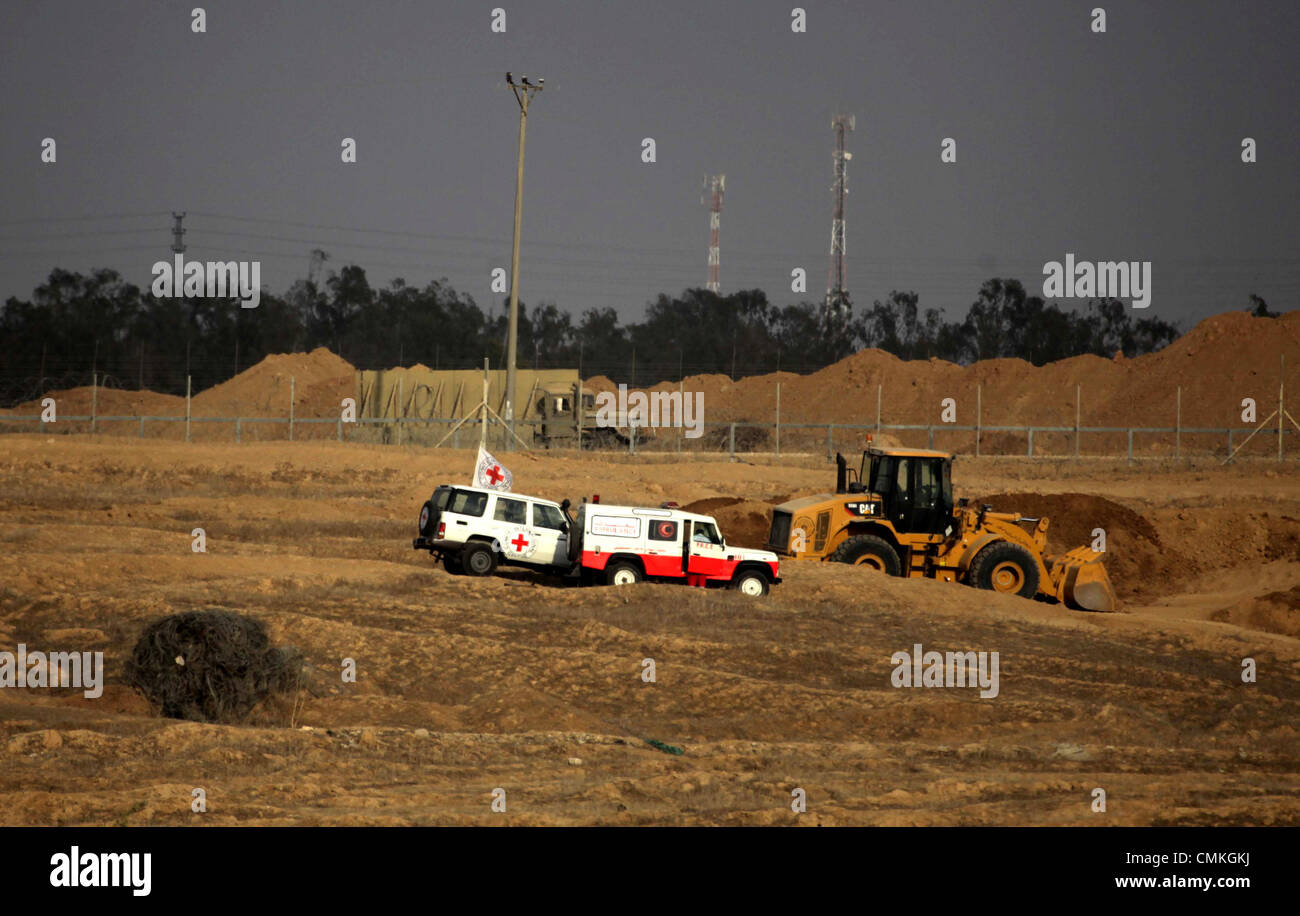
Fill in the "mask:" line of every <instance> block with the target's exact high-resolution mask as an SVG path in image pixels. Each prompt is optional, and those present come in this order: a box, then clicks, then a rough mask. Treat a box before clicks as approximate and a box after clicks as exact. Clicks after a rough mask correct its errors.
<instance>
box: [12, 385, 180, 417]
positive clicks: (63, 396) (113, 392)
mask: <svg viewBox="0 0 1300 916" xmlns="http://www.w3.org/2000/svg"><path fill="white" fill-rule="evenodd" d="M44 397H45V398H54V403H55V409H56V411H57V416H76V417H88V416H90V415H91V406H92V404H93V405H94V408H95V414H96V415H97V416H101V417H138V416H142V415H143V416H146V417H183V416H185V399H184V398H181V397H176V396H174V395H170V394H158V393H157V392H154V391H124V390H122V389H120V388H98V389H96V388H94V387H93V386H90V385H86V386H83V387H81V388H68V389H66V390H63V391H50V392H47V393H46V394H45V396H44ZM43 400H44V398H37V399H36V400H34V401H28V402H26V403H24V404H19V405H18V406H17V407H15V408H14V409H13V411H12V413H15V414H19V415H30V414H39V413H40V412H41V411H42V410H43V409H44V408H43V406H42V404H41V401H43Z"/></svg>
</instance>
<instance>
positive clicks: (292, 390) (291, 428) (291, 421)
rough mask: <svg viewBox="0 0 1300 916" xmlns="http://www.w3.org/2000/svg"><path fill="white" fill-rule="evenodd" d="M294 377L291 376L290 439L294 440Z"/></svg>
mask: <svg viewBox="0 0 1300 916" xmlns="http://www.w3.org/2000/svg"><path fill="white" fill-rule="evenodd" d="M294 393H295V392H294V377H293V376H292V375H291V376H289V441H290V442H292V441H293V398H294Z"/></svg>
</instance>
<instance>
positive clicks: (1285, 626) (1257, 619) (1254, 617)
mask: <svg viewBox="0 0 1300 916" xmlns="http://www.w3.org/2000/svg"><path fill="white" fill-rule="evenodd" d="M1210 619H1211V620H1218V621H1220V622H1222V623H1234V624H1236V625H1237V626H1242V627H1250V628H1251V629H1253V630H1264V631H1266V632H1268V633H1281V634H1282V635H1283V636H1292V637H1297V638H1300V585H1297V586H1295V587H1294V588H1292V589H1291V590H1290V591H1287V592H1270V593H1269V594H1267V595H1260V596H1259V597H1258V598H1252V599H1251V600H1249V601H1245V602H1242V603H1241V604H1238V605H1236V606H1235V607H1230V608H1224V609H1223V610H1221V611H1216V612H1215V613H1213V614H1211V615H1210Z"/></svg>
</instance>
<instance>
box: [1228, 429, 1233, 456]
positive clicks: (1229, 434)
mask: <svg viewBox="0 0 1300 916" xmlns="http://www.w3.org/2000/svg"><path fill="white" fill-rule="evenodd" d="M1228 457H1229V458H1231V457H1232V427H1228Z"/></svg>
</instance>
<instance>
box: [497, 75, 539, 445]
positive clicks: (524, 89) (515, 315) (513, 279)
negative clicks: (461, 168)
mask: <svg viewBox="0 0 1300 916" xmlns="http://www.w3.org/2000/svg"><path fill="white" fill-rule="evenodd" d="M545 82H546V80H544V79H539V80H538V81H537V82H536V84H534V83H530V82H529V81H528V77H526V76H525V77H523V81H522V82H521V83H516V82H515V80H514V77H513V76H512V75H511V74H510V73H508V72H507V73H506V83H507V84H508V85H509V86H510V90H511V91H512V92H513V93H514V94H515V101H517V102H518V103H519V171H518V172H517V173H516V175H515V241H514V248H513V250H512V251H511V254H510V322H509V327H508V329H507V331H506V424H507V425H508V426H509V429H510V435H509V436H508V437H507V438H506V442H507V443H508V445H507V448H510V449H513V448H514V440H515V354H516V352H517V350H518V339H517V338H518V335H519V225H520V222H521V219H522V217H523V207H524V137H525V134H526V131H527V128H528V103H529V101H531V100H532V97H533V93H534V92H541V91H542V87H543V84H544V83H545Z"/></svg>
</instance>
